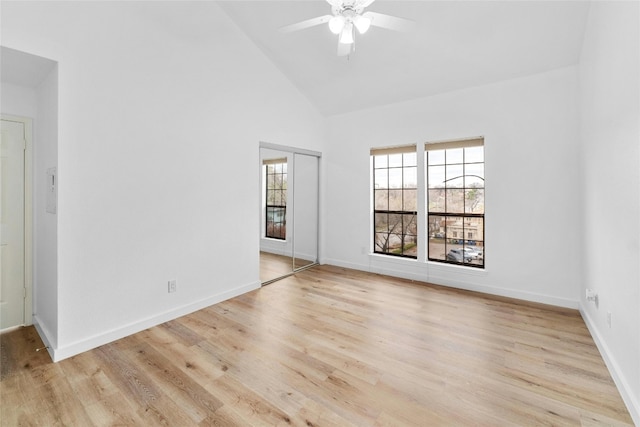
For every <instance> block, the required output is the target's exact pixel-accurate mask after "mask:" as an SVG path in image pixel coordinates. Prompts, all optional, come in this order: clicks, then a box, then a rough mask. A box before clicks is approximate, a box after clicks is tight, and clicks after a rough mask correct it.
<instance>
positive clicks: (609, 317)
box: [607, 311, 611, 328]
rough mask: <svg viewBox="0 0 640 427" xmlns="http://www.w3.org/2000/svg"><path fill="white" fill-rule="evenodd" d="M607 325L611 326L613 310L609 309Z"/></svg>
mask: <svg viewBox="0 0 640 427" xmlns="http://www.w3.org/2000/svg"><path fill="white" fill-rule="evenodd" d="M607 325H609V328H611V312H610V311H607Z"/></svg>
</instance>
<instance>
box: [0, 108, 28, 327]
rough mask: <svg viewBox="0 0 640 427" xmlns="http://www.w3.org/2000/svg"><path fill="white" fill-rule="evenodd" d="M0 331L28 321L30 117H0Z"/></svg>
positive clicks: (25, 323) (26, 323)
mask: <svg viewBox="0 0 640 427" xmlns="http://www.w3.org/2000/svg"><path fill="white" fill-rule="evenodd" d="M1 122H2V124H1V138H0V146H1V162H0V175H1V178H0V179H1V183H2V184H1V197H0V199H1V201H0V212H1V213H0V223H1V225H0V244H1V246H0V251H1V254H0V263H1V265H0V271H1V273H0V331H6V330H9V329H13V328H16V327H19V326H23V325H29V324H31V316H32V307H31V300H32V299H31V288H32V286H31V178H30V177H31V146H32V141H31V119H28V118H22V117H12V116H5V115H3V116H2V118H1Z"/></svg>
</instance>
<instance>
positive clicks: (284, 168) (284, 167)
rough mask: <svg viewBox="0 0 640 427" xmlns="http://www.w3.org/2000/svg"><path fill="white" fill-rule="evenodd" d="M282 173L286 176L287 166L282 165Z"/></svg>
mask: <svg viewBox="0 0 640 427" xmlns="http://www.w3.org/2000/svg"><path fill="white" fill-rule="evenodd" d="M282 173H283V174H285V175H286V173H287V164H286V163H282Z"/></svg>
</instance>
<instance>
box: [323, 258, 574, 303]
mask: <svg viewBox="0 0 640 427" xmlns="http://www.w3.org/2000/svg"><path fill="white" fill-rule="evenodd" d="M404 263H408V264H407V266H403V265H402V264H404ZM324 264H329V265H335V266H337V267H343V268H350V269H354V270H360V271H367V272H370V273H376V274H384V275H387V276H393V277H401V278H403V279H409V280H416V281H419V282H425V283H432V284H434V285H439V286H447V287H451V288H456V289H464V290H467V291H473V292H481V293H485V294H489V295H496V296H501V297H507V298H514V299H519V300H524V301H529V302H537V303H541V304H548V305H553V306H556V307H564V308H571V309H574V310H577V309H578V308H579V303H578V301H577V300H572V299H567V298H558V297H554V296H550V295H544V294H537V293H533V292H525V291H519V290H513V289H506V288H498V287H494V286H487V285H483V284H478V283H477V280H474V278H478V277H484V276H486V272H485V271H483V270H479V269H474V268H466V269H464V270H461V271H457V272H456V274H455V276H456V278H452V277H453V276H454V275H453V274H448V273H447V272H445V271H444V270H443V269H444V268H451V267H449V266H444V267H441V266H427V267H426V268H425V264H424V263H420V264H417V263H415V261H406V260H402V261H399V260H384V261H377V262H375V265H374V263H371V264H356V263H349V262H343V261H340V260H336V259H325V260H324ZM412 264H415V265H412ZM458 268H459V267H458ZM460 278H462V280H461V279H460Z"/></svg>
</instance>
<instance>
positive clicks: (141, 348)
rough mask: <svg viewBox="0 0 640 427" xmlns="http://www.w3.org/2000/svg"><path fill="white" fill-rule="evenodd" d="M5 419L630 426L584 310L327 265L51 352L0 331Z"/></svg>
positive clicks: (11, 422) (34, 340)
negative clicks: (91, 343) (55, 356)
mask: <svg viewBox="0 0 640 427" xmlns="http://www.w3.org/2000/svg"><path fill="white" fill-rule="evenodd" d="M0 338H1V346H2V347H1V350H2V359H1V361H2V365H1V368H2V369H1V373H2V380H1V383H0V386H1V390H0V393H1V394H0V398H1V399H0V401H1V404H0V405H1V406H0V410H1V412H0V417H1V420H2V423H1V424H2V425H7V426H16V425H40V426H52V425H70V426H90V425H140V426H147V425H171V426H189V425H198V424H199V425H229V426H251V425H255V426H263V425H298V426H348V425H357V426H374V425H375V426H405V425H406V426H410V425H415V426H435V425H444V426H466V425H479V426H503V425H509V426H511V425H522V426H530V425H557V426H564V425H567V426H580V425H581V426H585V427H586V426H599V425H608V426H609V425H612V426H620V425H632V421H631V419H630V417H629V414H628V412H627V411H626V409H625V407H624V404H623V403H622V400H621V398H620V396H619V394H618V391H617V390H616V388H615V386H614V384H613V382H612V380H611V377H610V375H609V373H608V372H607V369H606V368H605V366H604V363H603V361H602V358H601V356H600V354H599V353H598V350H597V348H596V346H595V345H594V343H593V340H592V338H591V337H590V335H589V332H588V331H587V328H586V327H585V324H584V322H583V321H582V319H581V318H580V315H579V313H578V312H576V311H574V310H567V309H558V308H552V307H548V306H543V305H538V304H531V303H522V302H517V301H513V300H509V299H505V298H496V297H489V296H486V295H481V294H474V293H469V292H464V291H457V290H453V289H447V288H442V287H436V286H431V285H425V284H419V283H414V282H411V281H406V280H400V279H394V278H389V277H384V276H378V275H372V274H366V273H361V272H355V271H352V270H344V269H340V268H336V267H328V266H323V267H314V268H311V269H310V270H307V271H304V272H301V273H298V274H296V275H295V276H291V277H289V278H287V279H284V280H281V281H279V282H276V283H274V284H272V285H269V286H266V287H264V288H262V289H260V290H257V291H254V292H251V293H248V294H245V295H243V296H240V297H237V298H234V299H232V300H229V301H226V302H224V303H221V304H217V305H215V306H212V307H209V308H207V309H204V310H201V311H198V312H196V313H193V314H191V315H188V316H185V317H182V318H180V319H177V320H174V321H171V322H168V323H165V324H163V325H160V326H157V327H154V328H151V329H148V330H145V331H143V332H140V333H138V334H135V335H133V336H130V337H128V338H125V339H122V340H119V341H117V342H114V343H111V344H108V345H105V346H102V347H100V348H98V349H95V350H92V351H89V352H86V353H83V354H81V355H78V356H75V357H73V358H71V359H67V360H64V361H62V362H59V363H56V364H54V363H51V361H50V360H49V357H48V355H47V354H46V353H44V352H35V351H34V350H35V348H37V347H40V346H41V345H42V343H41V341H40V339H39V338H38V337H37V334H36V333H35V332H34V329H33V328H31V327H29V328H24V329H21V330H18V331H14V332H11V333H7V334H4V335H2V336H1V337H0Z"/></svg>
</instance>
